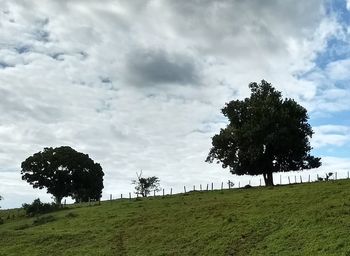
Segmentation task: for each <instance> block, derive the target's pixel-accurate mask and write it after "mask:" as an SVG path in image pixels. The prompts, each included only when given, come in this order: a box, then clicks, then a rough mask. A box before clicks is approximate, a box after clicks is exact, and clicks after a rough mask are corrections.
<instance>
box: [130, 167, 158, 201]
mask: <svg viewBox="0 0 350 256" xmlns="http://www.w3.org/2000/svg"><path fill="white" fill-rule="evenodd" d="M136 176H137V179H136V180H133V181H132V184H134V185H136V186H135V190H136V192H135V194H137V195H141V196H142V197H147V196H148V195H149V194H150V192H151V191H152V190H154V191H160V184H159V178H158V177H156V176H152V177H147V178H144V177H142V171H141V172H140V174H138V173H136Z"/></svg>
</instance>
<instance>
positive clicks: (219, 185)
mask: <svg viewBox="0 0 350 256" xmlns="http://www.w3.org/2000/svg"><path fill="white" fill-rule="evenodd" d="M328 174H329V173H325V177H324V178H323V177H320V176H319V174H318V173H317V174H316V175H315V177H314V178H315V179H312V175H311V174H309V175H308V176H307V178H305V176H304V180H303V176H302V175H299V179H297V175H294V183H292V179H291V175H288V176H284V177H282V175H281V174H280V177H279V183H277V184H276V183H275V185H289V184H290V185H292V184H303V183H313V182H319V181H322V180H323V181H326V180H338V173H337V172H334V173H333V175H331V176H329V175H328ZM292 177H293V176H292ZM274 178H275V180H276V177H274ZM286 178H288V182H283V181H286ZM340 179H349V171H348V172H347V176H346V177H342V178H340ZM298 180H299V182H298ZM209 184H211V191H214V190H224V189H240V188H248V187H263V186H265V185H263V184H262V179H261V178H260V179H259V182H258V184H259V185H255V186H254V185H252V182H251V179H249V180H248V182H247V184H245V185H244V184H242V186H241V181H238V185H237V184H236V183H234V182H233V181H232V180H228V181H227V183H225V182H221V183H217V186H215V185H214V182H211V183H207V184H204V187H203V184H199V186H198V187H199V189H196V185H193V190H187V189H186V186H183V191H179V192H177V193H176V192H174V189H173V188H172V187H171V188H170V189H167V190H166V189H165V188H162V189H161V190H160V191H161V193H158V194H157V191H156V190H154V191H153V197H157V196H163V197H164V196H171V195H176V194H187V193H190V192H203V191H209ZM225 184H227V186H225ZM205 185H206V189H205V190H204V188H205ZM198 187H197V188H198ZM168 191H169V193H168ZM135 194H136V193H135ZM151 194H152V193H150V194H149V195H148V196H147V197H152V195H151ZM138 197H139V194H136V196H134V197H132V193H131V192H129V200H131V199H134V198H138ZM118 199H126V197H123V194H120V197H119V198H118V197H116V198H113V195H112V194H110V198H109V201H113V200H118ZM102 201H108V200H102Z"/></svg>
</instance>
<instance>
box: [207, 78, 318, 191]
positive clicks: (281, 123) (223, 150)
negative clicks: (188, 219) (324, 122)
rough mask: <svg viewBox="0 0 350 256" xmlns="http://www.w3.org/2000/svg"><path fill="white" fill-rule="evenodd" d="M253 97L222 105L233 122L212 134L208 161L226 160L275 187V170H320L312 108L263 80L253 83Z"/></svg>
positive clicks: (238, 171) (224, 163)
mask: <svg viewBox="0 0 350 256" xmlns="http://www.w3.org/2000/svg"><path fill="white" fill-rule="evenodd" d="M249 88H250V90H251V95H250V97H249V98H246V99H244V100H233V101H231V102H229V103H226V106H225V107H224V108H223V109H222V113H223V114H224V116H226V117H227V118H228V121H229V123H228V125H227V127H226V128H224V129H221V131H220V133H219V134H217V135H215V136H214V137H213V138H212V146H213V147H212V148H211V150H210V152H209V155H208V157H207V160H206V161H207V162H213V161H214V160H215V159H216V160H217V163H220V162H221V163H222V166H223V168H226V167H229V168H230V171H231V173H232V174H237V175H244V174H248V175H260V174H262V175H263V177H264V181H265V184H266V185H267V186H273V176H272V174H273V172H287V171H294V170H302V169H310V168H317V167H319V166H320V165H321V162H320V160H321V159H320V158H317V157H314V156H311V155H310V150H311V149H312V148H311V146H310V142H309V139H310V138H311V136H312V134H313V131H312V129H311V126H310V124H309V123H308V115H307V111H306V109H305V108H304V107H302V106H300V105H299V104H298V103H296V102H295V101H294V100H293V99H287V98H286V99H283V98H282V95H281V93H280V92H279V91H277V90H275V89H274V88H273V87H272V86H271V84H270V83H268V82H266V81H264V80H262V81H261V83H260V84H257V83H250V84H249Z"/></svg>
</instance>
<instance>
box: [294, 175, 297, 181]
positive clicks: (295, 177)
mask: <svg viewBox="0 0 350 256" xmlns="http://www.w3.org/2000/svg"><path fill="white" fill-rule="evenodd" d="M294 181H295V182H294V183H297V176H296V175H294Z"/></svg>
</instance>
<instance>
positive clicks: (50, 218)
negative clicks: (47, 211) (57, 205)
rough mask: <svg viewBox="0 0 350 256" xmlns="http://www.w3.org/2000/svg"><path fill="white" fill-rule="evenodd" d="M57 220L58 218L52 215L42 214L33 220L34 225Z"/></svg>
mask: <svg viewBox="0 0 350 256" xmlns="http://www.w3.org/2000/svg"><path fill="white" fill-rule="evenodd" d="M55 220H56V218H55V217H54V216H52V215H47V216H42V217H39V218H36V219H35V220H34V221H33V226H38V225H43V224H46V223H48V222H53V221H55Z"/></svg>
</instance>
